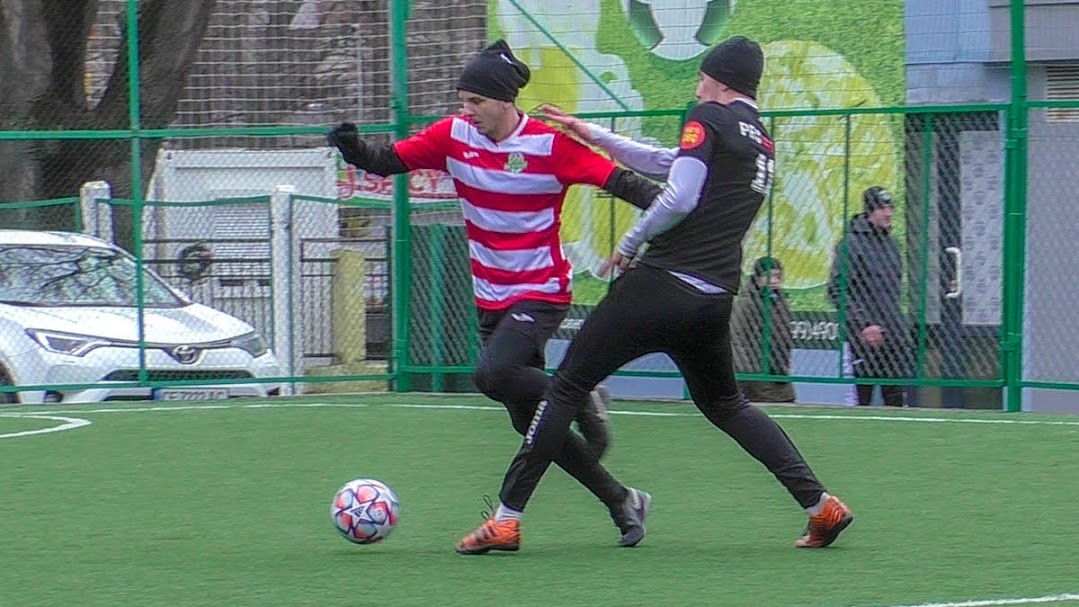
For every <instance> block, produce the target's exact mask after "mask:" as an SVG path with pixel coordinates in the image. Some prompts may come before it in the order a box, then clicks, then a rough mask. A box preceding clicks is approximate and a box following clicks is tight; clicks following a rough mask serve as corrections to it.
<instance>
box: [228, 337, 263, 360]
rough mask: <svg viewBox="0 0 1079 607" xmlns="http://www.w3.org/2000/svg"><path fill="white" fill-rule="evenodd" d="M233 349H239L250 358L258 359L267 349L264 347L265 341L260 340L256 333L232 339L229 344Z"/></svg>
mask: <svg viewBox="0 0 1079 607" xmlns="http://www.w3.org/2000/svg"><path fill="white" fill-rule="evenodd" d="M230 345H231V346H232V347H234V348H239V349H241V350H243V351H244V352H247V353H248V354H250V355H251V357H252V358H258V357H260V356H262V355H263V354H265V353H266V351H267V350H268V349H269V348H268V347H267V346H266V340H265V339H262V336H261V335H259V334H258V333H255V332H251V333H247V334H245V335H241V336H239V337H234V338H233V339H232V343H231V344H230Z"/></svg>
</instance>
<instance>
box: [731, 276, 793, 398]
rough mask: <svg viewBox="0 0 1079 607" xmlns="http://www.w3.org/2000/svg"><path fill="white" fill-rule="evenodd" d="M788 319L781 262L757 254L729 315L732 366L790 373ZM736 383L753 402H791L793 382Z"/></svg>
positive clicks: (772, 373) (789, 330)
mask: <svg viewBox="0 0 1079 607" xmlns="http://www.w3.org/2000/svg"><path fill="white" fill-rule="evenodd" d="M766 319H767V320H766ZM790 322H791V309H790V304H789V303H788V302H787V294H786V293H784V292H783V266H782V265H781V264H780V263H779V260H778V259H775V258H773V257H761V258H760V259H758V260H757V261H756V262H755V263H754V264H753V274H752V275H751V276H750V277H749V279H748V280H747V281H746V286H745V289H743V290H742V293H741V294H739V296H738V299H737V300H736V301H735V303H734V312H733V313H732V315H731V341H732V342H733V349H734V368H735V370H736V371H738V372H739V373H760V374H770V375H790V371H791V347H792V345H793V342H792V339H791V328H790ZM766 327H767V331H768V332H767V333H765V328H766ZM766 335H767V336H768V337H767V344H766V343H765V341H766V338H765V336H766ZM766 346H767V348H768V354H767V355H765V353H764V348H765V347H766ZM738 386H739V388H741V390H742V394H744V395H745V397H746V398H748V399H749V400H750V401H752V402H755V403H792V402H794V386H793V385H792V384H791V383H790V382H787V381H740V382H738Z"/></svg>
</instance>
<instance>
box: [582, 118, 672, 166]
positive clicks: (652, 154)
mask: <svg viewBox="0 0 1079 607" xmlns="http://www.w3.org/2000/svg"><path fill="white" fill-rule="evenodd" d="M588 129H589V131H590V133H591V135H592V137H591V143H593V144H595V145H597V146H599V147H600V149H602V150H603V151H605V152H607V153H608V154H610V155H611V157H613V158H614V159H615V160H616V161H618V162H620V163H621V164H623V165H625V166H626V167H627V168H629V169H630V170H633V171H636V172H638V173H640V174H642V175H645V176H647V177H652V178H656V179H666V178H667V174H668V173H669V172H670V170H671V163H673V162H674V157H675V156H676V155H678V148H661V147H656V146H652V145H648V144H647V143H641V142H639V141H634V140H632V139H630V138H629V137H623V136H622V135H618V134H616V133H612V132H611V131H610V130H608V129H606V128H604V127H602V126H600V125H598V124H592V123H588Z"/></svg>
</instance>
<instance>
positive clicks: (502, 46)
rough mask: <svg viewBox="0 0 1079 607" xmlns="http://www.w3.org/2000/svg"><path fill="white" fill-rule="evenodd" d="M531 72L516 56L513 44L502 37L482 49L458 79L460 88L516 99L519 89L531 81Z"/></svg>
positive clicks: (493, 97)
mask: <svg viewBox="0 0 1079 607" xmlns="http://www.w3.org/2000/svg"><path fill="white" fill-rule="evenodd" d="M531 76H532V71H531V70H529V69H528V66H527V65H525V64H524V63H522V62H521V61H520V60H519V59H517V58H516V57H514V56H513V51H512V50H511V49H510V45H508V44H506V41H505V40H499V41H498V42H495V43H494V44H492V45H491V46H488V47H487V48H485V49H483V50H482V51H480V54H479V55H477V56H476V57H475V58H473V59H472V61H469V62H468V65H466V66H465V71H464V72H462V73H461V77H460V78H458V79H457V90H459V91H468V92H470V93H476V94H477V95H483V96H484V97H488V98H491V99H498V100H500V101H513V100H515V99H517V91H519V90H520V89H521V87H523V86H524V85H526V84H528V79H529V78H530V77H531Z"/></svg>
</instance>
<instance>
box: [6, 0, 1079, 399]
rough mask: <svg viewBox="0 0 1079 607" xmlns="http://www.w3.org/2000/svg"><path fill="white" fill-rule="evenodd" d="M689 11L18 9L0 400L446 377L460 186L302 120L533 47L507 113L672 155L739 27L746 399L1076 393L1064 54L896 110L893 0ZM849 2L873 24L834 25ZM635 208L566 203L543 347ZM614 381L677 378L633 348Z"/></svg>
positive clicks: (438, 91) (417, 99) (897, 34)
mask: <svg viewBox="0 0 1079 607" xmlns="http://www.w3.org/2000/svg"><path fill="white" fill-rule="evenodd" d="M699 4H700V6H697V4H694V3H688V4H687V7H683V8H685V9H686V10H682V11H679V10H675V9H674V8H672V7H666V6H664V5H662V3H652V2H639V3H628V4H626V3H620V2H616V1H614V0H595V1H585V2H572V3H569V4H566V5H565V6H555V5H551V4H550V3H545V2H540V1H537V0H453V1H450V2H428V1H422V0H414V1H412V2H410V3H395V2H390V1H389V0H193V1H192V2H189V3H186V2H185V3H176V2H165V1H162V0H101V1H100V2H98V3H96V5H95V10H92V11H85V12H83V13H80V14H77V15H76V14H71V15H68V17H69V18H66V19H63V20H58V19H46V18H45V17H46V15H44V13H43V12H42V11H43V10H44V9H45V8H47V7H46V6H45V5H41V6H37V8H32V10H28V11H26V12H25V14H22V13H20V18H21V19H24V21H21V22H20V23H21V24H22V26H23V27H24V30H25V31H27V32H36V34H35V35H33V36H30V37H28V38H27V40H28V41H29V42H27V45H28V46H27V48H25V49H23V50H21V51H20V53H23V52H24V53H25V54H26V56H28V57H29V56H38V57H44V56H51V57H53V61H52V63H51V65H46V63H47V62H34V61H26V62H9V63H10V65H11V66H12V69H11V70H10V78H11V80H12V82H18V83H20V85H18V86H12V87H10V88H9V92H8V93H7V94H5V96H3V97H0V108H2V109H3V111H2V112H0V200H2V201H3V202H4V204H2V205H0V222H2V225H3V226H4V227H5V228H9V229H12V228H13V229H21V230H25V231H23V232H4V231H0V234H2V237H0V280H2V281H4V282H3V284H4V285H6V286H5V292H6V293H8V294H9V295H8V296H6V297H5V298H4V300H5V303H4V304H2V305H3V307H2V312H3V313H2V314H0V318H2V319H3V322H2V324H0V395H3V397H4V398H6V399H8V400H13V399H16V398H19V399H21V400H22V401H23V402H55V401H69V400H108V399H122V398H170V399H171V398H177V399H179V398H206V397H215V398H216V397H221V396H226V395H227V396H242V395H259V396H261V395H266V394H285V393H296V392H318V391H356V390H372V389H374V390H384V389H392V388H397V389H423V390H433V391H466V390H467V391H470V390H472V389H473V387H472V385H471V382H470V372H471V368H472V366H473V365H474V363H475V361H476V360H477V357H478V351H479V343H478V336H477V334H476V333H477V332H476V311H475V308H474V306H473V298H472V287H471V279H470V272H469V268H470V259H469V255H468V248H467V238H466V237H465V232H464V221H463V218H462V216H461V212H460V210H459V208H458V206H457V199H456V194H455V192H454V190H453V186H452V182H451V181H450V180H449V179H448V177H447V176H446V175H444V174H441V173H438V172H432V171H418V172H414V173H412V174H410V175H409V176H408V177H401V178H383V177H380V176H377V175H372V174H369V173H365V172H363V171H360V170H357V169H355V168H354V167H349V166H347V165H345V164H344V163H343V162H342V161H341V159H340V158H339V157H338V156H337V155H336V154H335V153H334V152H332V150H330V149H329V148H326V147H325V139H324V132H325V131H326V129H327V128H328V127H329V126H330V125H332V124H334V123H337V122H340V121H343V120H350V121H353V122H356V123H357V124H359V125H360V128H361V130H362V131H363V133H364V137H365V138H366V139H367V140H368V141H372V142H382V143H388V142H390V141H392V140H394V139H397V138H400V137H403V136H405V135H407V134H408V133H410V132H416V131H417V130H418V129H420V128H422V126H423V125H425V124H429V123H430V122H431V121H433V120H435V119H437V118H439V117H441V116H444V115H448V114H452V113H454V112H456V111H457V108H458V101H457V99H456V96H455V91H454V83H455V80H456V76H457V74H458V69H459V67H460V66H462V65H463V64H464V63H465V62H466V61H467V60H468V59H469V58H471V56H472V55H473V54H474V53H475V52H476V51H477V50H479V49H480V48H482V47H483V46H484V45H485V44H486V42H487V41H488V40H489V39H492V38H496V37H505V38H506V39H507V40H509V41H510V43H511V44H512V45H513V46H514V48H515V49H518V51H519V54H520V56H521V57H522V58H523V59H524V60H525V61H526V62H528V63H529V64H530V65H532V67H533V80H532V83H531V84H530V86H529V87H527V88H526V89H524V91H523V92H522V96H521V98H520V99H519V105H520V107H521V108H522V109H524V110H526V111H529V112H532V111H533V110H534V109H535V108H536V107H537V106H538V105H539V104H540V103H543V102H553V103H556V104H558V105H560V106H562V107H564V108H565V109H567V110H569V111H573V112H577V113H579V114H580V115H582V116H585V117H587V118H588V119H590V120H592V121H594V122H598V123H602V124H604V125H605V126H607V127H609V128H611V129H612V130H613V131H616V132H619V133H622V134H625V135H629V136H632V137H635V138H638V139H642V140H645V141H648V142H651V143H654V144H657V145H662V146H674V145H676V144H677V136H678V133H679V130H680V126H681V123H682V121H683V120H684V116H685V112H686V110H687V107H688V106H687V102H689V101H690V100H691V93H692V90H691V86H692V85H687V84H686V83H687V82H691V81H692V80H693V79H694V77H695V70H696V66H697V65H698V63H699V61H698V60H697V59H696V58H697V57H698V56H699V54H700V53H701V52H702V49H707V48H708V46H709V45H711V44H713V43H714V42H715V41H716V40H718V39H719V37H722V36H723V35H724V32H746V33H749V34H751V35H753V36H754V37H755V38H757V39H759V40H761V41H762V44H764V47H765V51H766V53H767V54H768V57H769V61H768V72H767V73H766V75H765V79H764V81H763V83H762V90H761V95H760V98H761V99H762V104H763V106H764V109H765V111H764V116H765V121H766V122H765V123H766V125H767V126H768V128H769V130H770V131H771V134H772V137H773V139H774V141H775V144H776V152H777V173H776V182H775V184H774V187H773V190H772V192H771V193H770V195H769V197H768V199H767V201H766V203H765V205H764V207H763V208H762V210H761V213H760V215H759V216H758V218H757V221H756V222H755V224H754V226H753V227H752V229H751V230H750V232H749V234H748V235H747V237H746V241H745V254H744V258H743V269H744V282H743V284H742V288H741V293H740V294H739V296H738V298H737V300H736V305H735V307H736V314H735V318H734V323H733V327H732V330H733V335H734V347H735V354H736V360H737V363H738V371H739V377H740V379H741V380H742V381H743V382H744V386H745V387H746V389H747V390H752V389H755V388H756V387H764V388H769V387H777V386H788V387H789V386H790V385H791V384H796V385H797V387H798V390H797V394H796V397H797V400H799V401H804V402H848V403H853V402H856V401H857V400H858V399H859V398H860V397H861V395H859V394H858V392H859V388H858V387H856V385H861V386H867V385H870V384H885V385H888V386H896V388H890V389H889V390H890V391H889V392H888V394H889V395H891V397H894V396H895V395H896V394H898V393H902V397H903V398H904V399H905V401H906V402H908V403H910V404H916V405H922V406H949V407H975V406H976V407H990V408H999V407H1001V406H1002V405H1004V403H1003V402H1002V390H1001V388H1002V387H1005V386H1008V387H1015V386H1019V387H1026V388H1038V387H1042V388H1054V389H1060V388H1063V389H1071V388H1074V387H1076V386H1079V377H1077V376H1076V375H1075V372H1074V369H1072V366H1070V365H1069V364H1068V361H1069V360H1070V357H1069V356H1068V353H1069V352H1070V351H1071V350H1072V349H1074V348H1073V347H1072V346H1075V345H1079V344H1073V343H1072V342H1074V341H1076V340H1077V339H1079V338H1076V337H1075V335H1076V332H1075V331H1074V330H1072V328H1071V327H1069V323H1068V320H1067V319H1068V318H1070V317H1071V315H1069V314H1068V312H1069V311H1070V310H1071V305H1070V301H1071V299H1070V298H1069V297H1068V295H1069V291H1068V289H1067V285H1068V284H1070V280H1069V274H1068V267H1069V266H1068V265H1067V263H1064V261H1066V260H1067V259H1070V258H1071V255H1070V252H1071V251H1072V249H1073V248H1074V246H1073V244H1072V240H1073V239H1071V238H1070V235H1071V232H1070V231H1069V226H1070V223H1069V222H1068V221H1067V211H1066V210H1064V209H1066V208H1067V207H1066V206H1065V205H1066V203H1067V201H1068V200H1070V198H1069V197H1070V190H1069V186H1068V184H1069V183H1070V180H1071V175H1072V174H1073V173H1074V169H1073V167H1072V166H1071V165H1070V164H1069V159H1070V158H1072V157H1074V156H1075V151H1076V149H1079V131H1077V129H1076V124H1079V123H1077V118H1076V116H1077V115H1079V101H1077V100H1076V94H1075V91H1077V90H1079V89H1076V88H1074V87H1073V85H1072V84H1069V83H1073V81H1075V79H1076V74H1079V72H1075V73H1073V72H1074V67H1073V66H1070V65H1065V64H1063V63H1056V64H1052V65H1048V66H1046V67H1044V68H1042V67H1039V68H1037V69H1035V68H1032V69H1034V71H1033V72H1031V75H1030V81H1031V82H1032V83H1033V84H1032V86H1035V88H1034V89H1033V91H1034V93H1033V94H1032V98H1033V99H1038V96H1039V95H1041V96H1043V97H1044V98H1045V99H1046V101H1041V100H1035V101H1026V100H1021V101H1019V100H1016V101H1013V103H1000V104H982V105H977V106H958V105H957V106H937V107H924V108H923V107H904V106H903V104H904V98H903V90H902V88H903V87H902V79H901V78H895V77H893V76H894V75H895V74H896V73H898V70H901V69H902V68H903V63H902V55H901V52H900V51H901V50H902V48H903V44H904V37H905V34H904V32H903V30H902V26H901V24H902V17H903V4H902V3H901V2H895V1H893V0H872V2H855V3H844V1H843V0H834V1H833V2H832V4H834V5H835V7H838V8H835V7H833V8H835V10H832V11H831V12H830V13H828V14H827V15H825V12H822V11H826V8H824V5H823V4H821V3H805V2H797V3H796V5H797V6H793V5H792V8H791V10H789V11H785V12H784V14H783V15H779V16H777V15H775V11H774V10H771V9H770V8H768V6H767V3H766V2H764V1H763V0H743V1H740V2H738V3H735V2H727V1H725V0H719V1H710V2H702V3H699ZM832 4H829V6H832ZM991 4H992V7H990V8H991V9H993V10H996V9H997V8H1000V6H1003V5H1002V4H1001V3H999V2H997V3H991ZM689 5H692V6H689ZM841 5H842V6H841ZM998 5H999V6H998ZM35 6H36V5H35ZM842 7H846V8H842ZM135 9H137V10H135ZM765 9H767V10H765ZM795 9H797V10H795ZM908 9H909V7H908ZM827 10H831V9H827ZM1027 10H1028V11H1030V10H1031V9H1029V8H1028V9H1027ZM762 11H763V12H762ZM866 14H872V15H874V16H875V17H877V18H879V20H880V21H881V23H882V24H883V25H881V26H880V27H879V28H876V29H875V31H874V32H872V33H871V34H865V35H863V33H862V32H860V31H859V32H857V33H856V32H854V29H852V28H850V27H847V26H846V25H845V24H850V23H853V22H859V23H861V22H864V21H865V19H864V17H865V15H866ZM993 14H994V15H997V14H998V13H993ZM807 15H808V16H812V17H813V18H807ZM762 16H767V19H764V18H763V17H762ZM929 18H931V19H938V20H940V19H944V16H943V15H936V14H935V13H934V14H931V15H929ZM994 18H996V17H994ZM987 19H988V17H987ZM825 21H828V26H827V27H824V26H823V25H821V24H823V23H825ZM810 24H815V25H810ZM996 29H999V24H996V22H994V25H992V27H990V26H989V25H986V26H985V28H984V30H985V31H984V32H983V33H984V34H985V35H990V34H992V33H993V32H995V31H996ZM1065 29H1066V28H1065ZM136 30H137V31H138V32H139V45H138V53H139V54H138V55H137V56H134V57H135V58H136V59H138V65H139V71H138V72H136V73H134V74H132V73H131V71H130V70H129V69H128V68H129V64H128V62H129V60H130V59H131V58H132V57H133V56H132V55H131V54H130V52H129V50H130V45H129V44H127V40H128V38H129V37H130V36H132V35H133V34H134V32H135V31H136ZM979 31H981V30H979ZM1061 31H1064V30H1061ZM833 34H835V35H833ZM839 34H841V35H839ZM915 34H916V35H917V36H923V37H924V36H927V35H928V34H925V33H924V32H921V30H919V32H916V33H915ZM910 35H911V32H907V34H906V37H907V38H909V37H910ZM69 40H80V41H85V45H65V44H64V43H65V42H66V41H69ZM808 40H813V41H814V42H804V41H808ZM2 42H3V39H0V43H2ZM934 44H936V42H934ZM5 48H6V49H7V50H0V53H4V52H6V53H7V55H0V57H4V56H8V55H10V54H11V53H10V48H8V47H5ZM73 48H78V49H82V50H80V51H78V52H73V51H72V52H68V51H71V49H73ZM942 48H943V47H942ZM994 48H995V47H994ZM57 49H61V50H62V49H67V51H64V52H59V51H58V52H56V53H53V52H52V51H53V50H57ZM938 50H940V49H937V48H936V47H934V49H933V52H937V51H938ZM994 52H997V51H995V50H994ZM12 56H13V55H12ZM20 56H22V55H20ZM994 56H995V57H997V58H998V59H1000V60H1001V61H1007V60H1008V57H1007V56H997V55H994ZM919 57H921V56H918V57H915V59H917V60H919V61H921V60H922V59H924V58H919ZM852 58H853V59H852ZM691 59H692V60H691ZM1017 65H1020V67H1022V65H1021V64H1018V63H1017ZM1016 73H1017V74H1018V73H1019V72H1016ZM1042 82H1044V83H1045V86H1044V87H1040V86H1039V83H1042ZM402 85H403V86H402ZM1069 87H1072V88H1069ZM927 90H928V89H924V88H921V89H918V90H917V91H916V92H917V93H918V95H923V96H924V95H925V94H926V91H927ZM1069 91H1071V92H1070V93H1069ZM907 93H908V95H909V94H910V91H909V90H908V91H907ZM133 101H137V105H133ZM807 106H808V107H813V108H816V109H812V110H805V109H800V108H805V107H807ZM133 107H134V108H135V110H134V111H133V110H132V108H133ZM1028 123H1029V124H1028ZM1024 127H1028V128H1026V129H1025V130H1024ZM1016 150H1018V151H1019V152H1015V151H1016ZM1017 153H1022V156H1021V157H1020V156H1018V155H1017ZM872 187H878V188H881V189H883V190H884V191H886V192H887V194H888V196H889V197H890V198H891V203H892V204H891V205H890V206H891V209H892V211H891V214H890V217H887V218H886V219H885V218H880V217H874V211H875V207H876V206H882V205H879V204H878V203H879V200H877V198H873V200H874V201H877V202H873V203H871V204H870V205H869V208H867V205H866V195H865V193H866V191H867V189H869V188H872ZM1024 188H1025V189H1026V192H1025V196H1024V195H1023V189H1024ZM878 194H879V192H877V194H875V195H874V196H877V195H878ZM1026 200H1029V201H1030V204H1029V205H1028V204H1026V202H1025V201H1026ZM636 217H637V211H636V210H635V209H633V208H632V207H630V206H629V205H627V204H625V203H623V202H620V201H617V200H614V199H612V198H610V197H609V196H607V195H605V194H604V193H603V192H601V191H598V190H596V189H593V188H585V187H574V188H572V189H571V190H570V192H569V194H568V196H567V200H566V204H565V207H564V209H563V215H562V220H563V224H562V235H563V240H564V243H565V249H566V253H567V255H568V256H569V258H570V260H571V261H572V263H573V265H574V268H575V275H574V282H573V289H574V305H573V307H572V310H571V313H570V315H569V317H568V318H567V319H566V321H565V322H564V323H563V325H562V327H561V328H560V329H559V331H558V332H557V333H556V335H555V338H554V339H553V340H552V343H551V346H550V348H549V352H548V355H549V356H548V362H549V364H555V363H557V361H558V359H559V356H560V353H561V351H562V350H564V348H565V345H566V343H567V342H568V340H570V339H572V337H573V336H574V334H575V333H576V329H577V328H578V327H579V326H580V323H581V322H582V321H583V319H584V318H585V316H586V315H587V313H588V310H590V309H591V307H592V306H594V305H595V304H596V303H597V302H598V301H599V300H600V299H601V298H602V297H603V295H604V294H605V293H606V291H607V288H608V286H609V283H608V281H607V280H605V279H602V278H599V277H597V276H596V269H597V268H598V266H599V264H600V263H601V262H602V260H604V259H605V258H606V257H608V256H609V255H610V253H611V252H612V251H613V247H614V245H615V243H616V242H617V239H618V238H619V237H620V236H621V234H622V233H624V232H625V231H626V230H627V229H628V228H629V227H630V226H631V225H632V223H633V221H634V220H635V219H636ZM1017 226H1018V229H1017ZM42 230H56V231H59V232H60V233H58V234H52V235H48V234H43V233H42ZM92 237H98V238H99V240H94V239H92ZM1016 259H1018V260H1019V261H1022V262H1024V263H1023V265H1022V266H1021V267H1022V268H1024V270H1023V272H1025V276H1021V275H1020V274H1017V271H1016V270H1014V269H1013V268H1014V266H1013V265H1010V264H1013V263H1014V261H1015V260H1016ZM1047 259H1048V260H1057V262H1054V263H1034V261H1035V260H1047ZM1062 260H1063V261H1062ZM1017 276H1018V277H1020V278H1022V279H1023V280H1022V281H1021V282H1015V280H1016V277H1017ZM1019 306H1021V308H1019ZM1017 310H1018V311H1019V314H1018V315H1015V313H1016V311H1017ZM1018 351H1021V354H1022V355H1021V357H1019V358H1018V359H1017V358H1014V357H1013V354H1014V353H1016V352H1018ZM619 374H620V375H621V376H624V377H628V378H637V379H651V378H655V379H663V380H670V381H671V382H674V383H677V381H678V380H677V378H678V374H677V370H676V369H675V367H674V366H673V364H672V363H671V361H669V360H668V359H667V358H666V357H664V356H659V355H657V356H648V357H645V358H642V359H640V360H637V361H633V362H632V363H630V364H629V365H627V367H626V368H624V369H622V370H621V371H620V372H619ZM672 385H673V384H672ZM679 390H680V388H679ZM863 390H864V388H863ZM16 394H17V395H18V396H15V395H16ZM657 394H659V393H657ZM663 394H666V393H663ZM674 395H675V396H683V395H684V394H681V393H678V394H674ZM786 395H787V392H786V391H785V389H783V390H781V393H780V396H779V397H777V398H779V399H786ZM874 398H876V399H878V400H879V399H883V400H888V398H889V396H888V395H885V394H883V393H882V394H880V395H878V396H875V397H874ZM1007 406H1010V407H1013V408H1014V407H1015V406H1016V405H1014V403H1008V404H1007Z"/></svg>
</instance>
